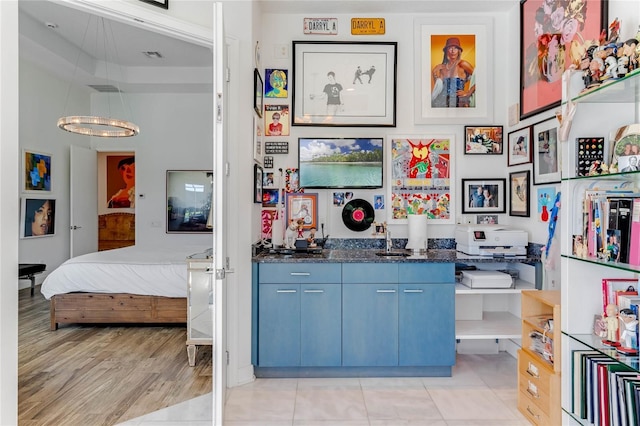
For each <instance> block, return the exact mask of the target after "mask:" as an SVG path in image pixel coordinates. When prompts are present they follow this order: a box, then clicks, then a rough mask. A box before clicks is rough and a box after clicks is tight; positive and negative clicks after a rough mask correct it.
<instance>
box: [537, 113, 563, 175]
mask: <svg viewBox="0 0 640 426" xmlns="http://www.w3.org/2000/svg"><path fill="white" fill-rule="evenodd" d="M533 155H534V160H533V184H534V185H540V184H541V183H554V182H560V147H559V146H558V121H557V120H556V118H555V117H552V118H550V119H548V120H546V121H542V122H540V123H536V124H534V125H533Z"/></svg>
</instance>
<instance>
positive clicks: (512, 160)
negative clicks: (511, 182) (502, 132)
mask: <svg viewBox="0 0 640 426" xmlns="http://www.w3.org/2000/svg"><path fill="white" fill-rule="evenodd" d="M507 139H508V145H509V146H508V148H507V149H508V151H507V166H509V167H511V166H517V165H518V164H527V163H531V161H532V160H531V159H532V156H531V152H532V150H531V147H532V144H531V126H527V127H525V128H524V129H520V130H514V131H513V132H509V134H508V136H507Z"/></svg>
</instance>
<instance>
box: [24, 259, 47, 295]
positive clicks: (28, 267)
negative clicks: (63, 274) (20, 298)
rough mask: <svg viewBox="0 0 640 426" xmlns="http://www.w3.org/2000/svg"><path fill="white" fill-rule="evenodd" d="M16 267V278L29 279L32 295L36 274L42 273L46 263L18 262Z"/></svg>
mask: <svg viewBox="0 0 640 426" xmlns="http://www.w3.org/2000/svg"><path fill="white" fill-rule="evenodd" d="M18 267H19V272H18V278H20V279H23V280H25V279H29V280H31V296H32V297H33V292H34V291H35V288H36V275H37V274H41V273H43V272H44V271H45V269H47V265H45V264H44V263H20V264H19V265H18Z"/></svg>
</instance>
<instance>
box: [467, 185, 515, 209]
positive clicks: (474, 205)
mask: <svg viewBox="0 0 640 426" xmlns="http://www.w3.org/2000/svg"><path fill="white" fill-rule="evenodd" d="M505 182H506V179H462V186H461V187H462V213H504V212H505V211H506V202H505V200H506V198H505Z"/></svg>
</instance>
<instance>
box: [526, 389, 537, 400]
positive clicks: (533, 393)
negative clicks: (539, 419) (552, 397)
mask: <svg viewBox="0 0 640 426" xmlns="http://www.w3.org/2000/svg"><path fill="white" fill-rule="evenodd" d="M527 393H528V394H529V395H531V396H532V397H534V398H535V399H539V398H540V394H538V392H534V391H532V390H531V389H527Z"/></svg>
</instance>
